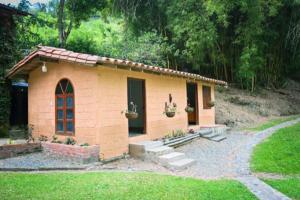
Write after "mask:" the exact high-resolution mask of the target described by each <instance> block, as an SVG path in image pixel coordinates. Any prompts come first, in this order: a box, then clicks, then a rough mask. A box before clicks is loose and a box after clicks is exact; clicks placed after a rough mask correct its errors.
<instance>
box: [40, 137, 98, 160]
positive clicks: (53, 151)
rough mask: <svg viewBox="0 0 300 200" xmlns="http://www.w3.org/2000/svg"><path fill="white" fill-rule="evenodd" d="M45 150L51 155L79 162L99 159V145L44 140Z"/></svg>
mask: <svg viewBox="0 0 300 200" xmlns="http://www.w3.org/2000/svg"><path fill="white" fill-rule="evenodd" d="M41 144H42V147H43V151H44V152H45V153H47V154H49V155H50V156H51V155H53V156H56V157H57V156H60V157H62V158H63V159H66V160H70V161H75V162H79V163H83V164H86V163H91V162H97V161H99V153H100V147H99V145H92V146H78V145H66V144H59V143H51V142H42V143H41Z"/></svg>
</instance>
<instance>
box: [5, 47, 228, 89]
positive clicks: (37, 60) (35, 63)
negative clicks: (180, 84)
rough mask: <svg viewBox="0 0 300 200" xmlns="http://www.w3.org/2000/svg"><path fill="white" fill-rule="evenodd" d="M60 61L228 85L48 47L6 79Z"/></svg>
mask: <svg viewBox="0 0 300 200" xmlns="http://www.w3.org/2000/svg"><path fill="white" fill-rule="evenodd" d="M59 61H66V62H72V63H77V64H81V65H87V66H97V65H104V66H112V67H116V68H122V69H130V70H134V71H140V72H149V73H154V74H160V75H168V76H176V77H183V78H186V79H192V80H200V81H205V82H209V83H214V84H219V85H225V86H226V85H227V83H226V82H225V81H221V80H216V79H212V78H207V77H204V76H201V75H199V74H192V73H188V72H182V71H177V70H173V69H168V68H162V67H157V66H152V65H146V64H143V63H138V62H133V61H129V60H122V59H115V58H107V57H100V56H96V55H90V54H82V53H76V52H72V51H68V50H66V49H61V48H54V47H47V46H38V49H37V50H35V51H33V52H31V53H30V54H29V55H28V56H27V57H25V58H24V59H22V60H21V61H20V62H18V63H17V64H16V65H15V66H14V67H12V68H11V69H10V70H9V71H8V73H7V75H6V77H7V78H13V77H14V76H16V75H26V74H29V72H30V71H32V70H33V69H35V68H37V67H39V66H41V64H42V63H43V62H59Z"/></svg>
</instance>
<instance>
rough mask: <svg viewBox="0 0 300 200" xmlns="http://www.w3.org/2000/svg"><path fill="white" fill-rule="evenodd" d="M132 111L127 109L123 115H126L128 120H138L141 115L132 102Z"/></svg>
mask: <svg viewBox="0 0 300 200" xmlns="http://www.w3.org/2000/svg"><path fill="white" fill-rule="evenodd" d="M130 106H131V109H126V110H124V111H122V112H121V113H122V114H123V113H125V116H126V118H127V119H136V118H138V117H139V114H138V113H137V111H136V108H137V105H136V104H134V103H133V102H132V101H131V102H130Z"/></svg>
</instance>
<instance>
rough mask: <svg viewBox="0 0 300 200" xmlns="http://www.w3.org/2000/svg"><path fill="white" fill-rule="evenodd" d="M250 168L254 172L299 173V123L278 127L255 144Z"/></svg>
mask: <svg viewBox="0 0 300 200" xmlns="http://www.w3.org/2000/svg"><path fill="white" fill-rule="evenodd" d="M251 168H252V170H253V171H256V172H271V173H280V174H300V123H298V124H296V125H294V126H291V127H288V128H283V129H280V130H279V131H277V132H276V133H274V134H273V135H272V136H271V137H269V138H268V139H266V140H265V141H264V142H262V143H261V144H259V145H257V146H256V147H255V149H254V152H253V154H252V162H251Z"/></svg>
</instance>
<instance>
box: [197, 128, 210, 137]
mask: <svg viewBox="0 0 300 200" xmlns="http://www.w3.org/2000/svg"><path fill="white" fill-rule="evenodd" d="M197 133H199V135H200V136H203V135H208V134H211V133H212V130H211V129H200V130H199V131H198V132H197Z"/></svg>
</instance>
